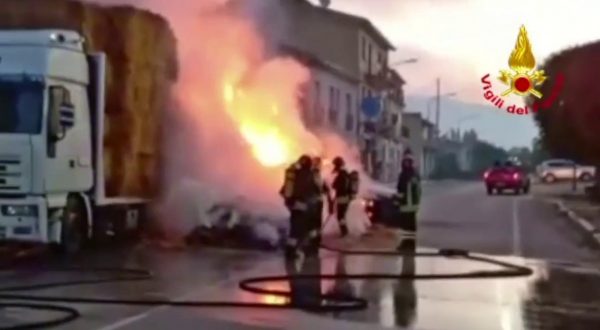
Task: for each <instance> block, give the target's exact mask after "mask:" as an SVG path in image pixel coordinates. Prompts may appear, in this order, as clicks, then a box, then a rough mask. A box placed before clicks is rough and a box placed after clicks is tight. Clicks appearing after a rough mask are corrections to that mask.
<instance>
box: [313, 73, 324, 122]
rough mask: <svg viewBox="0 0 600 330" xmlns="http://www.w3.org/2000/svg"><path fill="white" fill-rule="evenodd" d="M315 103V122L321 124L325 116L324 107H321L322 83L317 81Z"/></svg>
mask: <svg viewBox="0 0 600 330" xmlns="http://www.w3.org/2000/svg"><path fill="white" fill-rule="evenodd" d="M313 101H314V104H313V120H314V123H315V124H320V123H321V122H322V118H323V109H322V107H321V83H320V82H319V81H315V94H314V100H313Z"/></svg>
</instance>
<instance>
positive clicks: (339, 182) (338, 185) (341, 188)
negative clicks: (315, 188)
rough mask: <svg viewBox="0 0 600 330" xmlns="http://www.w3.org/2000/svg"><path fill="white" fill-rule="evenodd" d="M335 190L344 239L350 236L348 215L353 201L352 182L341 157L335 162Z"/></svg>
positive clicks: (336, 205)
mask: <svg viewBox="0 0 600 330" xmlns="http://www.w3.org/2000/svg"><path fill="white" fill-rule="evenodd" d="M333 173H334V175H335V178H334V179H333V184H332V186H333V190H334V191H335V213H336V217H337V221H338V224H339V226H340V232H341V235H342V237H346V236H348V224H347V222H346V213H348V207H349V206H350V202H351V201H352V182H351V178H350V174H349V173H348V171H347V170H346V164H345V162H344V160H343V159H342V158H341V157H336V158H334V160H333Z"/></svg>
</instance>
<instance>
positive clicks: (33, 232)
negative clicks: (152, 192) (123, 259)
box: [0, 30, 140, 250]
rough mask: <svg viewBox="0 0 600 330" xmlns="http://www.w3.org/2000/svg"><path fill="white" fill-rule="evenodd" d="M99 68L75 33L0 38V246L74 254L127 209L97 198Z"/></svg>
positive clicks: (101, 60) (100, 62) (100, 191)
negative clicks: (111, 213)
mask: <svg viewBox="0 0 600 330" xmlns="http://www.w3.org/2000/svg"><path fill="white" fill-rule="evenodd" d="M104 68H105V55H104V54H96V55H88V54H86V52H85V50H84V38H83V37H82V36H81V35H80V34H79V33H77V32H74V31H64V30H24V31H21V30H5V31H0V104H2V106H1V107H0V241H21V242H36V243H50V244H51V243H55V244H59V245H62V246H63V247H65V248H67V249H70V250H78V249H79V248H80V247H81V245H82V242H83V241H84V240H85V239H86V238H89V237H91V235H92V229H93V227H94V226H93V224H92V221H93V218H92V217H93V216H94V215H95V214H97V213H98V212H96V211H97V210H96V208H97V207H99V206H106V205H110V204H114V202H120V203H122V204H125V203H127V202H129V201H127V200H120V201H115V200H109V199H107V198H105V196H104V180H105V178H104V172H103V149H102V148H103V137H104V126H103V125H104V116H105V109H104V88H105V70H104ZM136 202H140V201H139V200H136ZM128 216H129V214H128ZM136 216H137V215H136ZM135 220H136V221H137V219H135Z"/></svg>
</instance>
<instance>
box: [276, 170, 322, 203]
mask: <svg viewBox="0 0 600 330" xmlns="http://www.w3.org/2000/svg"><path fill="white" fill-rule="evenodd" d="M321 189H322V188H321V187H320V186H319V185H318V184H317V180H315V175H314V171H313V170H312V169H303V168H300V167H298V166H293V167H289V168H288V169H287V170H286V171H285V181H284V184H283V187H282V189H281V191H280V193H281V195H282V197H283V199H284V201H285V204H286V206H287V207H288V208H290V209H292V210H296V211H308V210H309V207H312V206H314V205H315V204H316V203H317V202H319V201H320V198H321Z"/></svg>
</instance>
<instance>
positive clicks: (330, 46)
mask: <svg viewBox="0 0 600 330" xmlns="http://www.w3.org/2000/svg"><path fill="white" fill-rule="evenodd" d="M255 2H256V3H260V4H261V6H262V8H263V15H266V16H269V17H270V18H271V19H269V20H260V21H261V22H260V24H263V25H264V26H261V28H262V30H263V31H264V32H265V33H264V35H266V36H267V38H269V39H270V40H269V41H270V42H269V43H271V44H277V45H283V46H284V47H285V48H287V49H295V50H299V51H301V52H302V53H304V54H310V57H311V58H314V59H318V62H320V63H326V64H327V66H329V67H333V68H335V69H336V71H339V72H343V73H344V75H348V76H349V77H350V78H351V79H350V80H351V81H352V82H353V83H354V82H356V84H357V93H356V96H353V94H352V93H347V92H342V86H340V88H338V87H336V86H337V85H336V84H330V83H329V82H328V81H330V80H329V79H327V78H326V77H321V78H314V77H313V80H314V81H313V84H314V85H313V87H312V89H313V90H314V94H315V95H313V96H314V97H313V98H316V99H318V98H320V97H322V98H327V99H332V100H333V101H331V102H328V103H326V106H325V108H323V109H322V110H323V111H324V113H323V116H322V117H324V118H329V119H331V120H333V121H342V122H344V123H343V124H344V125H343V126H344V127H351V126H352V129H353V130H354V134H355V138H354V139H353V141H356V142H357V143H358V146H359V147H360V149H361V154H362V156H363V162H364V165H365V167H366V169H367V171H368V172H370V174H371V175H372V176H373V177H374V178H375V179H378V180H381V181H388V179H390V178H392V177H394V176H395V173H394V172H395V171H394V169H393V168H394V166H397V154H400V153H401V152H402V149H403V146H402V140H401V138H400V131H401V125H402V123H401V122H402V115H401V113H402V112H403V110H404V95H403V92H402V86H403V84H404V81H403V80H402V78H401V77H400V75H399V74H398V73H396V72H394V71H393V70H390V69H389V67H388V52H389V51H391V50H394V46H393V45H392V44H391V42H390V41H389V40H388V39H387V38H385V36H384V35H383V34H382V33H381V32H380V31H379V30H378V29H377V28H376V27H375V26H374V25H373V24H372V23H371V22H370V21H369V20H367V19H365V18H363V17H359V16H355V15H350V14H346V13H342V12H338V11H335V10H331V9H329V8H326V7H327V6H318V5H313V4H311V3H310V2H309V1H307V0H259V1H255ZM245 3H246V4H248V3H249V2H248V1H246V2H245ZM265 4H267V5H269V6H270V9H269V10H270V12H269V13H268V14H264V7H265V6H267V5H265ZM281 18H283V19H281ZM275 21H278V23H274V22H275ZM274 25H275V26H277V29H275V28H274ZM317 82H318V84H319V87H318V88H317ZM317 90H319V92H317ZM338 90H339V92H338ZM348 94H350V98H351V99H352V105H351V106H348V105H347V104H346V103H345V101H347V100H348ZM367 97H374V98H375V100H376V102H378V104H379V108H380V111H379V114H378V116H376V117H374V118H366V117H365V115H364V114H363V113H362V111H361V105H362V104H363V100H364V99H365V98H367ZM338 99H339V100H340V101H338ZM328 108H331V109H328ZM342 108H343V109H342ZM342 110H344V111H346V113H349V112H353V113H354V114H353V116H350V115H347V116H346V117H345V118H341V117H343V116H342V115H340V113H341V112H342ZM346 123H348V125H347V126H346V125H345V124H346ZM394 135H397V136H394ZM394 137H396V138H395V139H394Z"/></svg>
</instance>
